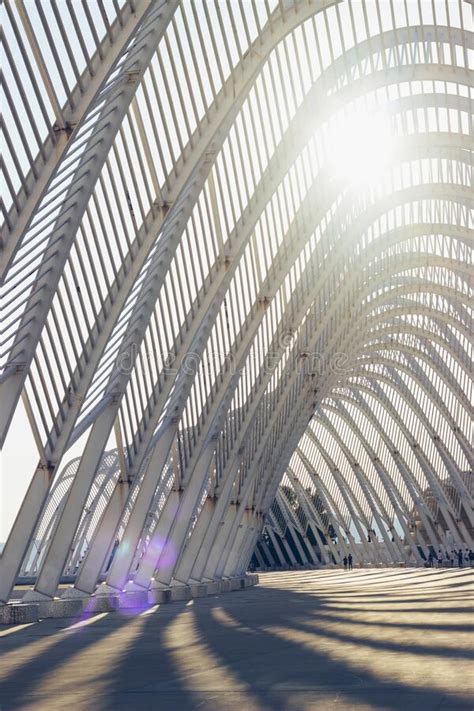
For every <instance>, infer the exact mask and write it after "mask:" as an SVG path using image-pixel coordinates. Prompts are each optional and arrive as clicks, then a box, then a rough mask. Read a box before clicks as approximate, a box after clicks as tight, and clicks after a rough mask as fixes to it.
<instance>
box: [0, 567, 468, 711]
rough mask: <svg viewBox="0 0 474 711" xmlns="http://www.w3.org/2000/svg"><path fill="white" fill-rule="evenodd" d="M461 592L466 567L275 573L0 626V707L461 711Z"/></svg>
mask: <svg viewBox="0 0 474 711" xmlns="http://www.w3.org/2000/svg"><path fill="white" fill-rule="evenodd" d="M473 588H474V586H473V573H472V571H470V570H457V569H455V570H439V571H438V570H354V571H353V572H352V573H344V572H341V571H303V572H285V573H275V574H264V575H262V576H261V584H260V585H259V586H258V587H256V588H252V589H249V590H247V591H244V592H238V593H228V594H226V595H222V596H220V597H212V598H207V599H200V600H199V599H198V600H195V601H194V602H192V603H187V604H185V603H183V604H179V603H175V604H172V605H163V606H160V607H159V608H156V607H155V608H151V609H150V610H148V611H146V612H145V613H142V614H136V615H132V616H128V617H126V616H120V615H119V614H117V613H111V614H104V615H97V616H96V617H94V618H89V619H86V620H83V621H72V620H56V621H55V620H46V621H44V622H40V623H37V624H32V625H29V626H25V627H24V628H22V629H19V628H16V629H3V630H0V672H1V673H0V708H1V709H2V711H7V710H8V709H20V708H21V709H34V710H36V709H64V708H67V707H72V708H74V709H75V710H76V711H77V710H78V709H87V710H88V711H89V710H90V709H94V711H97V710H99V709H117V708H118V709H133V710H134V711H135V710H136V709H158V710H160V711H161V710H162V709H177V710H180V711H181V710H183V709H199V710H200V711H207V710H209V711H220V709H245V711H250V709H262V710H264V709H278V710H280V709H282V710H283V709H298V710H304V709H318V710H319V709H321V710H322V709H324V711H326V710H329V711H330V710H332V709H357V710H358V711H359V710H361V709H403V710H404V711H409V710H411V709H413V710H414V709H426V710H429V711H431V710H432V709H433V710H434V709H436V710H438V709H446V711H455V710H456V709H472V707H473V702H474V699H473V688H472V677H473V674H472V671H473V666H472V660H473V648H472V629H473V617H472V603H473ZM78 622H79V624H78Z"/></svg>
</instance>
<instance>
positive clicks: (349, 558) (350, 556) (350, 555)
mask: <svg viewBox="0 0 474 711" xmlns="http://www.w3.org/2000/svg"><path fill="white" fill-rule="evenodd" d="M347 562H348V563H349V570H352V553H349V557H348V559H347Z"/></svg>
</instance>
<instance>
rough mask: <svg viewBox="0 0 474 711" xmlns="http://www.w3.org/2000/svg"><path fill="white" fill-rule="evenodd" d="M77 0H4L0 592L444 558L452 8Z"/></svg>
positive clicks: (462, 172)
mask: <svg viewBox="0 0 474 711" xmlns="http://www.w3.org/2000/svg"><path fill="white" fill-rule="evenodd" d="M89 5H90V6H91V8H92V9H90V10H88V16H87V17H85V21H87V22H88V23H89V25H90V27H91V28H92V27H94V32H92V33H90V32H89V31H87V32H84V33H82V32H81V23H82V20H84V18H83V17H82V16H81V15H80V11H79V10H78V11H77V12H76V10H75V9H73V6H72V5H70V4H69V3H68V4H67V10H64V11H63V10H62V9H61V6H60V5H59V4H57V3H56V1H55V0H48V2H46V3H44V6H43V5H42V7H41V9H40V10H39V11H38V12H37V11H35V10H32V9H31V8H29V7H28V5H26V4H24V3H23V2H20V3H17V5H15V6H13V4H12V3H10V2H6V3H5V4H4V6H5V10H4V15H5V21H6V27H7V31H6V39H7V55H6V57H7V66H6V79H7V92H10V93H9V95H8V96H9V107H10V109H9V111H8V112H7V115H6V118H5V122H4V123H5V130H6V136H7V140H6V145H7V149H8V150H7V159H6V161H5V171H6V186H7V190H6V194H5V197H4V203H3V219H4V235H5V236H4V238H3V240H2V300H3V304H4V306H5V308H4V316H2V325H1V338H0V350H1V357H2V361H1V367H2V371H1V376H0V377H1V385H0V387H1V388H2V393H1V398H2V417H1V432H0V438H1V441H2V443H6V444H7V446H8V443H9V441H10V440H9V438H14V436H15V434H14V426H13V425H12V421H13V420H14V417H17V416H18V413H19V412H23V411H24V412H25V413H26V416H27V418H28V426H29V427H30V428H31V432H32V436H33V438H34V441H35V442H36V446H37V449H38V455H39V456H38V460H39V463H38V466H37V467H36V469H35V470H34V471H32V472H31V483H30V486H29V488H28V490H27V492H26V495H25V498H24V501H23V503H22V504H21V506H20V509H19V511H18V515H17V517H16V519H15V521H14V523H13V526H12V528H11V531H10V534H9V537H8V539H7V541H6V545H5V548H4V550H3V552H2V553H1V558H0V570H1V574H0V599H1V600H4V601H6V600H8V597H9V595H10V592H11V589H12V586H13V585H14V583H15V580H16V579H17V576H18V575H19V574H21V575H23V576H25V575H26V576H33V577H34V578H35V585H34V589H33V590H32V591H31V592H29V593H28V595H27V597H28V598H29V599H41V598H44V597H46V598H50V597H54V596H55V595H56V593H57V588H58V584H59V582H60V580H61V579H62V578H64V576H70V575H73V579H74V588H72V589H70V590H68V592H67V594H68V595H75V594H79V595H83V594H91V593H93V592H94V591H95V590H96V588H97V585H98V583H99V582H103V583H104V585H103V587H102V588H101V589H102V591H106V590H111V591H114V590H120V591H121V590H123V589H126V590H148V589H149V588H153V587H167V586H169V585H170V584H175V585H176V584H188V583H190V582H199V581H203V580H209V579H214V578H221V577H223V576H232V575H237V574H241V573H242V572H243V571H245V569H246V568H247V566H248V563H249V561H250V558H251V556H252V553H253V551H254V549H255V546H256V544H257V542H258V545H257V548H256V549H255V550H256V556H257V559H258V560H259V562H260V564H262V562H264V560H265V559H266V560H267V561H269V562H270V563H271V564H274V565H285V564H287V563H288V562H289V564H297V563H299V564H304V563H308V564H318V563H319V562H321V563H323V564H328V563H331V562H334V563H336V562H340V560H341V558H342V556H343V554H347V553H348V552H349V551H350V550H352V551H353V554H354V556H355V558H356V560H358V561H361V562H363V561H365V562H368V563H374V564H375V563H377V562H380V561H385V562H397V561H398V560H403V561H405V562H413V563H421V562H422V560H423V558H427V557H428V556H429V555H430V551H431V552H433V551H434V550H435V549H436V551H437V550H438V549H439V547H440V546H442V548H443V551H444V552H445V553H447V552H448V550H449V549H450V547H451V548H452V547H456V549H458V548H460V547H465V546H467V547H471V546H472V545H473V531H472V525H473V518H474V517H473V514H472V459H473V458H472V453H471V451H470V441H471V435H472V433H471V431H470V415H471V410H470V400H471V397H472V392H471V379H470V378H471V363H472V350H471V348H472V343H471V334H472V323H471V319H472V247H473V233H472V206H473V201H472V150H473V136H472V86H473V71H472V64H470V58H471V56H472V51H473V34H472V15H471V13H470V9H469V8H468V4H467V3H466V2H464V0H460V1H459V2H457V0H456V1H455V2H454V3H453V2H447V1H446V0H437V1H436V2H434V3H431V4H430V3H427V4H426V5H416V7H415V4H412V3H410V2H408V1H407V0H366V1H364V2H362V3H357V4H354V3H351V2H348V0H344V1H341V2H338V3H334V2H333V1H332V0H285V1H283V2H277V1H276V0H273V1H271V0H258V1H256V2H241V1H240V0H228V1H227V2H225V3H220V2H217V0H216V1H215V0H209V2H203V3H194V2H189V1H188V0H181V1H179V0H176V1H171V0H167V1H166V0H162V1H161V0H160V2H154V3H148V2H140V1H139V0H133V1H132V0H122V1H120V2H119V1H118V0H117V2H115V1H114V2H112V3H111V4H110V5H111V7H110V8H108V9H104V6H103V5H102V4H101V3H97V6H96V5H95V3H90V4H89ZM74 7H75V6H74ZM86 14H87V13H86ZM70 28H73V31H74V41H75V43H76V44H77V47H74V48H73V47H72V44H71V41H68V39H67V35H68V31H69V29H70ZM35 30H38V31H39V32H40V33H45V39H46V42H47V46H48V47H49V49H48V52H47V51H46V50H45V49H44V48H43V47H41V46H40V44H39V43H38V41H37V40H36V39H35V36H34V35H35V32H34V31H35ZM90 34H91V37H92V39H91V37H90V36H89V35H90ZM101 35H103V36H101ZM40 36H41V34H40ZM45 46H46V45H45ZM79 48H80V52H79ZM49 52H51V53H52V55H53V57H54V58H55V64H53V65H51V66H49V65H48V63H47V57H48V56H49V54H48V53H49ZM76 52H77V57H76ZM25 69H26V73H25ZM23 73H25V78H24V79H23ZM41 87H44V88H45V89H46V96H47V100H43V99H41V91H40V89H41ZM61 87H62V88H61ZM16 96H19V97H20V98H21V102H22V103H21V104H19V106H18V108H17V109H16V111H15V102H14V100H13V97H16ZM38 108H39V109H40V112H39V113H38V121H36V122H35V121H34V120H33V121H32V127H31V131H32V132H33V134H34V137H35V141H36V143H34V142H33V143H31V144H30V147H29V149H28V150H26V149H25V146H26V144H27V143H28V140H27V139H28V134H27V133H26V132H25V129H24V128H23V127H22V122H21V116H22V115H23V114H24V115H27V116H29V117H30V119H32V118H33V114H34V112H36V111H38ZM40 115H41V116H42V118H41V116H40ZM361 115H362V116H363V117H365V118H364V120H365V121H371V120H372V118H373V117H374V116H376V117H379V116H382V117H383V121H384V126H385V127H388V128H387V132H386V133H384V134H383V141H382V143H381V144H380V145H379V146H378V148H379V150H380V152H384V151H385V149H387V150H386V153H387V155H386V159H385V162H383V163H382V164H381V165H380V166H379V168H378V169H377V170H378V173H376V174H375V173H374V175H367V176H365V177H362V174H363V173H364V170H365V168H366V166H365V165H364V163H365V161H367V162H370V155H369V152H370V145H366V146H365V151H366V152H365V155H364V154H357V152H356V157H357V163H356V172H355V173H354V166H352V172H350V171H349V165H348V164H347V165H345V161H346V160H347V161H349V158H350V154H351V151H352V149H353V148H354V145H353V144H354V143H357V141H358V138H357V135H356V134H355V135H352V138H350V139H349V143H346V144H345V143H344V140H345V138H344V130H346V131H347V130H348V127H349V130H350V129H351V122H352V124H353V125H354V124H357V118H358V117H360V116H361ZM374 125H375V124H374ZM344 127H345V128H344ZM360 128H361V126H359V129H360ZM362 130H363V126H362ZM334 131H336V135H337V136H338V139H337V141H336V143H334V140H333V138H332V134H333V132H334ZM337 132H339V133H337ZM362 138H363V136H361V137H360V140H361V142H362ZM375 138H376V136H375V133H374V140H375ZM14 139H15V140H18V139H19V140H20V143H22V144H23V145H24V147H23V148H20V149H18V151H15V150H14V145H15V144H14ZM338 141H340V143H341V144H343V145H344V146H345V153H344V152H343V153H339V152H338V146H337V142H338ZM351 142H352V143H351ZM384 142H385V145H384ZM31 146H35V148H34V149H33V148H32V147H31ZM355 148H356V149H357V146H355ZM335 156H336V158H337V160H334V158H335ZM374 170H375V169H374ZM282 480H283V483H282ZM280 484H281V488H279V486H280ZM264 524H265V530H263V526H264ZM369 539H370V540H369Z"/></svg>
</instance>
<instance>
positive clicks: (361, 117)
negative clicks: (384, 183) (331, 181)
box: [325, 109, 393, 187]
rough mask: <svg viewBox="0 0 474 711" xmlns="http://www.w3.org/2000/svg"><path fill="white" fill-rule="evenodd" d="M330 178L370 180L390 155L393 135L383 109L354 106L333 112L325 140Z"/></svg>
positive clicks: (353, 184) (352, 182) (353, 181)
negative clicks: (335, 113) (334, 114)
mask: <svg viewBox="0 0 474 711" xmlns="http://www.w3.org/2000/svg"><path fill="white" fill-rule="evenodd" d="M325 148H326V152H327V160H328V166H329V170H330V173H331V175H332V176H333V177H334V178H338V179H342V180H344V181H345V182H347V183H349V184H350V185H351V187H357V186H361V187H363V186H366V185H369V184H373V183H374V182H376V181H377V180H378V178H379V177H380V175H381V174H382V173H383V172H384V171H385V169H386V167H387V166H388V165H389V163H390V161H391V158H392V148H393V135H392V131H391V127H390V120H389V117H388V115H387V113H385V112H383V111H366V110H361V109H354V110H351V111H347V112H345V113H342V112H341V113H340V114H338V115H336V116H334V118H333V120H332V121H331V122H330V125H329V126H328V131H327V138H326V141H325Z"/></svg>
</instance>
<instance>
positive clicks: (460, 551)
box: [458, 548, 463, 568]
mask: <svg viewBox="0 0 474 711" xmlns="http://www.w3.org/2000/svg"><path fill="white" fill-rule="evenodd" d="M462 559H463V555H462V548H460V549H459V550H458V566H459V568H462Z"/></svg>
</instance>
